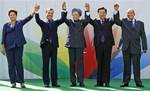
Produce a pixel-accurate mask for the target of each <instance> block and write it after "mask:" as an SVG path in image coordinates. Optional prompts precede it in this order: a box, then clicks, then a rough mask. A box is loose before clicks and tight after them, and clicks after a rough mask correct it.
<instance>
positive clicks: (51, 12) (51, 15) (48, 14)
mask: <svg viewBox="0 0 150 91" xmlns="http://www.w3.org/2000/svg"><path fill="white" fill-rule="evenodd" d="M53 14H54V10H46V17H47V19H48V20H50V19H53Z"/></svg>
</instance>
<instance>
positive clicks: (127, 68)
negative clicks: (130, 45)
mask: <svg viewBox="0 0 150 91" xmlns="http://www.w3.org/2000/svg"><path fill="white" fill-rule="evenodd" d="M140 58H141V54H140V53H139V54H132V53H130V51H129V50H126V51H123V62H124V72H123V83H124V84H127V83H129V81H130V79H131V64H132V63H133V73H134V80H135V83H136V84H142V82H141V79H140Z"/></svg>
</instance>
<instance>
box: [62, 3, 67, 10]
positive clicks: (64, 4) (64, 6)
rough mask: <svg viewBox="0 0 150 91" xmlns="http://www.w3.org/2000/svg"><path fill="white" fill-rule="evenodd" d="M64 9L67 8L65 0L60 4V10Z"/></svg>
mask: <svg viewBox="0 0 150 91" xmlns="http://www.w3.org/2000/svg"><path fill="white" fill-rule="evenodd" d="M66 9H67V6H66V2H63V4H62V10H66Z"/></svg>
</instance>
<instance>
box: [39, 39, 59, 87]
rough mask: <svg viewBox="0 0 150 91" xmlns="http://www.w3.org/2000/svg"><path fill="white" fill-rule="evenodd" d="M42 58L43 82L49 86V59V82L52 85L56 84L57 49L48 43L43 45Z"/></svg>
mask: <svg viewBox="0 0 150 91" xmlns="http://www.w3.org/2000/svg"><path fill="white" fill-rule="evenodd" d="M41 47H42V58H43V82H44V84H45V85H49V83H50V79H49V64H50V63H49V62H50V59H51V81H52V84H54V85H55V84H57V47H56V48H54V47H52V45H51V44H50V43H48V42H47V43H45V44H43V45H42V46H41Z"/></svg>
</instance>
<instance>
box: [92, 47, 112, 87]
mask: <svg viewBox="0 0 150 91" xmlns="http://www.w3.org/2000/svg"><path fill="white" fill-rule="evenodd" d="M95 49H96V58H97V85H103V83H109V82H110V63H111V52H112V46H107V45H104V44H101V45H99V46H98V47H96V48H95Z"/></svg>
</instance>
